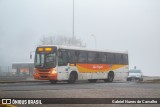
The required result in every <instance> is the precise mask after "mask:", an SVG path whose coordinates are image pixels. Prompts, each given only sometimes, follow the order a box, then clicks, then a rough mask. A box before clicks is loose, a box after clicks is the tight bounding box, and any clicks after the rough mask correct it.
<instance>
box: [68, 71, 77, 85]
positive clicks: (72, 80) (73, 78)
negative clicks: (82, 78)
mask: <svg viewBox="0 0 160 107" xmlns="http://www.w3.org/2000/svg"><path fill="white" fill-rule="evenodd" d="M77 77H78V75H77V73H76V72H71V74H70V76H69V80H68V83H70V84H72V83H75V81H76V80H77Z"/></svg>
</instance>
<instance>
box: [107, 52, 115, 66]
mask: <svg viewBox="0 0 160 107" xmlns="http://www.w3.org/2000/svg"><path fill="white" fill-rule="evenodd" d="M108 62H109V64H115V54H114V53H108Z"/></svg>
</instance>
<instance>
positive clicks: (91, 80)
mask: <svg viewBox="0 0 160 107" xmlns="http://www.w3.org/2000/svg"><path fill="white" fill-rule="evenodd" d="M88 82H90V83H95V82H97V79H88Z"/></svg>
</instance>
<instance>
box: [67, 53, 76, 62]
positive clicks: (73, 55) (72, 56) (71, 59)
mask: <svg viewBox="0 0 160 107" xmlns="http://www.w3.org/2000/svg"><path fill="white" fill-rule="evenodd" d="M68 58H69V62H70V63H76V62H77V54H76V51H72V50H70V51H68Z"/></svg>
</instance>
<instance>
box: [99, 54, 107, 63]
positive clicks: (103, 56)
mask: <svg viewBox="0 0 160 107" xmlns="http://www.w3.org/2000/svg"><path fill="white" fill-rule="evenodd" d="M98 62H99V63H103V64H105V63H106V62H107V56H106V54H105V53H99V57H98Z"/></svg>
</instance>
